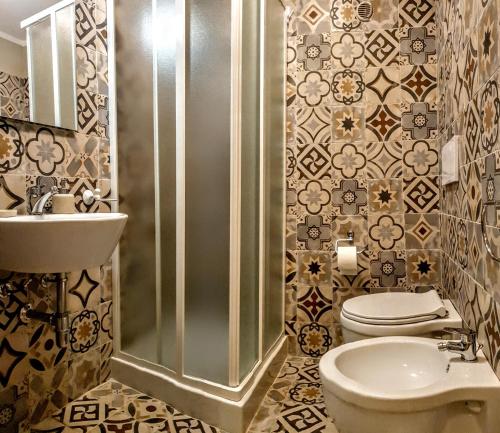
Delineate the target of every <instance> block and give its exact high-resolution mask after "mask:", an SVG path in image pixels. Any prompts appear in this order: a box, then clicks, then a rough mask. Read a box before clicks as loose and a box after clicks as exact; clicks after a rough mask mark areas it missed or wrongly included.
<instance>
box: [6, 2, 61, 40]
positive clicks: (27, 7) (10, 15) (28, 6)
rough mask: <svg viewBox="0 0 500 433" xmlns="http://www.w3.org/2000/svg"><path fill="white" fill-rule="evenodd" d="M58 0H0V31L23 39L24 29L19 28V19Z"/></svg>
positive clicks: (27, 16) (33, 13)
mask: <svg viewBox="0 0 500 433" xmlns="http://www.w3.org/2000/svg"><path fill="white" fill-rule="evenodd" d="M59 1H60V0H0V33H4V34H7V35H8V36H10V37H12V38H15V39H18V40H21V41H24V39H25V30H21V28H20V24H21V21H22V20H24V19H26V18H29V17H30V16H32V15H35V14H36V13H38V12H40V11H43V10H44V9H46V8H48V7H50V6H52V5H55V4H56V3H58V2H59Z"/></svg>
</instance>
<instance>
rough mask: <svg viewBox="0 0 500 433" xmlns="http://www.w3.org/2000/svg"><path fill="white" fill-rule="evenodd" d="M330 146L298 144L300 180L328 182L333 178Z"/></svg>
mask: <svg viewBox="0 0 500 433" xmlns="http://www.w3.org/2000/svg"><path fill="white" fill-rule="evenodd" d="M331 152H332V151H331V145H330V144H304V145H303V144H298V145H297V169H298V178H299V180H302V179H304V180H328V179H330V176H331V167H332V163H331V158H332V156H331V155H332V153H331Z"/></svg>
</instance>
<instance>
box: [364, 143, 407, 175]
mask: <svg viewBox="0 0 500 433" xmlns="http://www.w3.org/2000/svg"><path fill="white" fill-rule="evenodd" d="M366 157H367V160H368V161H367V164H366V175H367V177H368V178H371V179H384V178H397V177H400V176H401V175H402V162H401V158H402V146H401V143H399V142H395V141H391V142H387V143H381V142H378V143H367V144H366Z"/></svg>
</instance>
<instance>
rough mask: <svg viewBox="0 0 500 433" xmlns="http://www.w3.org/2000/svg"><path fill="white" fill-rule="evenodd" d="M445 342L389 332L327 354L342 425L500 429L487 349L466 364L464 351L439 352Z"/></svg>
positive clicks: (426, 431) (419, 432)
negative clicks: (391, 335) (395, 335)
mask: <svg viewBox="0 0 500 433" xmlns="http://www.w3.org/2000/svg"><path fill="white" fill-rule="evenodd" d="M438 342H439V340H434V339H430V338H419V337H382V338H373V339H369V340H361V341H357V342H355V343H349V344H345V345H343V346H340V347H338V348H335V349H333V350H331V351H329V352H328V353H326V354H325V355H324V356H323V358H322V359H321V361H320V364H319V371H320V376H321V381H322V383H323V388H324V394H325V400H326V406H327V410H328V412H329V414H330V415H331V416H332V417H333V418H334V419H335V420H336V424H337V427H338V428H339V430H340V431H342V432H345V433H400V432H401V433H403V432H404V433H448V432H453V433H476V432H481V433H498V432H495V431H494V430H491V429H490V428H487V426H488V425H490V426H492V425H497V426H498V425H499V424H498V422H499V421H500V418H499V417H498V410H497V408H498V405H499V403H500V381H499V380H498V378H497V377H496V376H495V374H494V372H493V370H492V369H491V367H490V365H489V363H488V361H487V360H486V358H485V356H484V354H483V353H482V351H479V352H478V360H477V362H464V361H462V360H461V358H460V356H459V355H457V354H454V353H451V352H439V351H438V348H437V343H438ZM469 402H475V403H473V404H474V405H476V406H477V408H478V410H477V412H474V411H471V410H470V408H471V406H470V403H469ZM465 426H466V427H465ZM462 428H464V430H462ZM499 431H500V430H499Z"/></svg>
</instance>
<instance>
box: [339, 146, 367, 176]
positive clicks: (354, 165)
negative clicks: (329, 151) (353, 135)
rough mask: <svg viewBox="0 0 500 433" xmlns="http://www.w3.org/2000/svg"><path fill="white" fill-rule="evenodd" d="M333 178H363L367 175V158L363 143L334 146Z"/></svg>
mask: <svg viewBox="0 0 500 433" xmlns="http://www.w3.org/2000/svg"><path fill="white" fill-rule="evenodd" d="M332 148H333V155H332V165H333V173H332V178H333V179H338V178H344V179H345V178H349V179H352V178H356V177H357V178H362V177H364V176H365V173H366V156H365V149H364V145H363V144H362V143H354V144H351V143H348V144H342V143H334V144H333V145H332Z"/></svg>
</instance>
